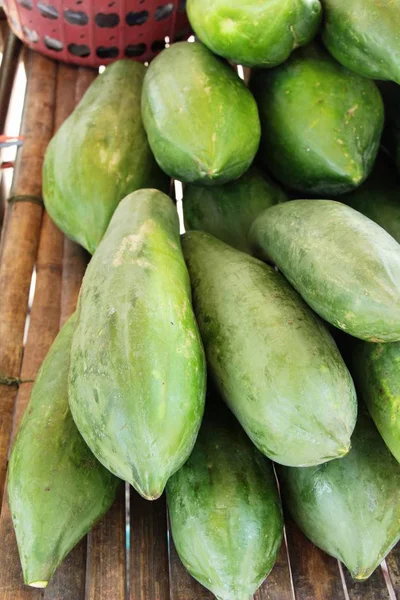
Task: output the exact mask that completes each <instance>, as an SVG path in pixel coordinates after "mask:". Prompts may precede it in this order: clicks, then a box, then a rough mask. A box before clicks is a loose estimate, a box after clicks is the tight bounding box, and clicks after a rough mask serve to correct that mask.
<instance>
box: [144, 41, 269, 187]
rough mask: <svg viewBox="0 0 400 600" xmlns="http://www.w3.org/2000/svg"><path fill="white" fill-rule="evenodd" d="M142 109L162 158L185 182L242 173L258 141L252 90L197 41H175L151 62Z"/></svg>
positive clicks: (159, 159) (168, 169)
mask: <svg viewBox="0 0 400 600" xmlns="http://www.w3.org/2000/svg"><path fill="white" fill-rule="evenodd" d="M142 115H143V123H144V126H145V129H146V133H147V136H148V139H149V143H150V147H151V149H152V151H153V153H154V156H155V158H156V160H157V162H158V164H159V165H160V167H161V168H162V169H163V171H165V172H166V173H168V175H170V176H171V177H175V178H177V179H180V180H181V181H184V182H192V183H201V184H203V185H212V184H215V183H218V184H221V183H226V182H227V181H231V180H233V179H236V178H237V177H240V175H242V174H243V173H244V172H245V171H247V169H248V168H249V166H250V164H251V163H252V162H253V158H254V156H255V154H256V152H257V148H258V145H259V142H260V120H259V117H258V111H257V105H256V103H255V100H254V98H253V96H252V94H251V93H250V92H249V90H248V89H247V87H246V86H245V84H244V83H243V81H242V80H241V79H240V78H239V76H238V75H237V73H236V72H235V71H234V70H233V69H231V68H230V67H229V66H228V65H226V64H224V63H223V62H222V61H220V60H219V59H218V58H217V57H216V56H214V55H213V54H212V53H211V52H210V51H209V50H208V49H207V48H206V47H205V46H203V45H202V44H200V43H197V42H195V43H188V42H179V43H177V44H172V46H171V47H170V48H167V49H166V50H163V51H162V52H161V54H159V56H157V58H155V59H154V60H153V61H152V62H151V64H150V66H149V68H148V69H147V73H146V76H145V78H144V84H143V93H142Z"/></svg>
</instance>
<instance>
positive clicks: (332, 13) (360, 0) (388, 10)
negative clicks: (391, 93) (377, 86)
mask: <svg viewBox="0 0 400 600" xmlns="http://www.w3.org/2000/svg"><path fill="white" fill-rule="evenodd" d="M321 2H322V5H323V9H324V26H323V30H322V38H323V41H324V43H325V45H326V47H327V48H328V50H329V52H330V53H331V54H332V55H333V56H334V57H335V58H336V60H338V61H339V62H340V63H342V65H344V66H345V67H347V68H348V69H351V70H352V71H355V72H356V73H359V74H360V75H364V77H371V78H372V79H388V80H391V81H396V82H397V83H400V0H379V1H377V0H321Z"/></svg>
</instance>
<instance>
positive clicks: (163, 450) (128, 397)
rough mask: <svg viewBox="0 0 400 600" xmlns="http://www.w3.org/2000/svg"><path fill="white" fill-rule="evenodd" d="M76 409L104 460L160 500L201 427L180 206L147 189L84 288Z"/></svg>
mask: <svg viewBox="0 0 400 600" xmlns="http://www.w3.org/2000/svg"><path fill="white" fill-rule="evenodd" d="M78 313H79V322H78V325H77V328H76V330H75V334H74V337H73V343H72V351H71V369H70V406H71V411H72V415H73V417H74V419H75V422H76V424H77V426H78V429H79V431H80V432H81V434H82V436H83V437H84V439H85V440H86V442H87V444H88V446H89V447H90V448H91V449H92V451H93V453H94V454H95V456H96V457H97V458H98V459H99V460H100V462H101V463H102V464H103V465H104V466H105V467H107V468H108V469H109V470H110V471H111V472H112V473H114V474H115V475H117V476H118V477H121V479H124V480H125V481H128V482H129V483H131V485H133V486H134V487H135V489H136V490H137V491H138V492H139V493H140V494H142V496H144V497H145V498H148V499H154V498H158V497H159V496H160V495H161V494H162V492H163V489H164V487H165V484H166V482H167V479H168V478H169V477H170V475H172V473H174V472H175V471H176V470H177V469H179V467H180V466H181V465H182V464H183V463H184V462H185V460H186V459H187V458H188V456H189V454H190V452H191V450H192V448H193V445H194V443H195V440H196V436H197V433H198V430H199V427H200V422H201V418H202V415H203V408H204V396H205V379H206V373H205V371H206V369H205V359H204V352H203V348H202V344H201V340H200V336H199V332H198V329H197V324H196V321H195V318H194V314H193V310H192V305H191V293H190V281H189V276H188V272H187V269H186V266H185V262H184V259H183V255H182V250H181V246H180V238H179V222H178V215H177V212H176V208H175V205H174V204H173V202H172V200H171V199H170V198H169V197H168V196H166V195H165V194H162V193H161V192H158V191H157V190H139V191H137V192H134V193H133V194H130V195H129V196H127V197H126V198H125V199H124V200H123V201H122V202H121V204H120V205H119V206H118V208H117V210H116V212H115V213H114V216H113V218H112V220H111V223H110V225H109V227H108V229H107V232H106V234H105V236H104V238H103V240H102V242H101V244H100V245H99V247H98V249H97V251H96V253H95V255H94V256H93V258H92V260H91V262H90V264H89V266H88V269H87V272H86V275H85V277H84V280H83V284H82V289H81V293H80V297H79V303H78Z"/></svg>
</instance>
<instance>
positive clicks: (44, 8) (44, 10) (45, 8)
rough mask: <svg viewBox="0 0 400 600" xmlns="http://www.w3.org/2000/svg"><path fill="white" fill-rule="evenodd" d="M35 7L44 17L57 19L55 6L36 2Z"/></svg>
mask: <svg viewBox="0 0 400 600" xmlns="http://www.w3.org/2000/svg"><path fill="white" fill-rule="evenodd" d="M37 7H38V9H39V11H40V14H41V15H43V17H46V19H58V10H57V9H56V7H55V6H52V5H51V4H44V3H43V2H38V3H37Z"/></svg>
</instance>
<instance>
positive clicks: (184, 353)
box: [8, 0, 400, 600]
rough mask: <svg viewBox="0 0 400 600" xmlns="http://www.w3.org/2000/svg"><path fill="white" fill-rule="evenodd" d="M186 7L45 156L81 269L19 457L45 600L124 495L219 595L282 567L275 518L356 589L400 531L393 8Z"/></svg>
mask: <svg viewBox="0 0 400 600" xmlns="http://www.w3.org/2000/svg"><path fill="white" fill-rule="evenodd" d="M187 11H188V16H189V19H190V21H191V25H192V27H193V30H194V32H195V34H196V36H197V37H198V40H199V41H195V42H177V43H173V44H172V45H171V46H170V47H168V48H166V49H165V50H163V51H162V52H161V53H160V54H159V56H158V57H156V58H155V59H154V60H153V61H152V62H151V63H150V65H149V66H148V67H147V68H146V67H145V66H143V65H141V64H139V63H137V62H133V61H129V60H120V61H117V62H115V63H113V64H112V65H110V66H109V67H107V68H106V70H105V71H104V73H102V74H101V75H99V77H98V78H97V79H96V80H95V81H94V83H93V84H92V85H91V86H90V88H89V89H88V91H87V92H86V94H85V96H84V97H83V99H82V100H81V102H80V103H79V105H78V106H77V108H76V109H75V110H74V111H73V113H72V114H71V116H70V117H69V118H68V119H67V120H66V121H65V123H64V124H63V125H62V126H61V127H60V129H59V130H58V132H57V133H56V134H55V136H54V138H53V139H52V141H51V143H50V145H49V147H48V150H47V153H46V156H45V161H44V168H43V194H44V202H45V206H46V209H47V211H48V213H49V214H50V216H51V217H52V219H53V220H54V222H55V223H56V224H57V225H58V227H60V228H61V230H62V231H63V232H64V233H65V234H66V235H67V236H68V237H70V238H71V239H72V240H74V241H76V242H77V243H79V244H81V245H82V246H83V247H84V248H86V249H87V250H88V251H89V252H90V254H92V258H91V260H90V262H89V265H88V268H87V271H86V274H85V276H84V279H83V282H82V287H81V291H80V295H79V300H78V306H77V309H76V312H75V313H74V315H73V316H72V317H71V318H70V320H69V321H68V322H67V323H66V324H65V325H64V327H63V328H62V330H61V331H60V333H59V335H58V336H57V338H56V340H55V341H54V343H53V345H52V347H51V349H50V351H49V353H48V356H47V357H46V359H45V361H44V363H43V365H42V367H41V369H40V371H39V374H38V376H37V378H36V381H35V384H34V387H33V391H32V397H31V401H30V404H29V407H28V409H27V411H26V413H25V415H24V417H23V421H22V424H21V427H20V429H19V432H18V434H17V436H16V439H15V443H14V446H13V449H12V452H11V455H10V464H9V474H8V496H9V503H10V508H11V513H12V518H13V523H14V527H15V532H16V537H17V542H18V548H19V553H20V558H21V564H22V568H23V574H24V580H25V583H26V584H28V585H31V586H34V587H39V588H43V587H46V585H47V584H48V582H49V580H50V578H51V577H52V575H53V573H54V571H55V569H56V568H57V566H58V565H59V564H60V563H61V562H62V561H63V559H64V558H65V556H66V555H67V554H68V552H69V551H70V550H71V549H72V548H73V547H74V545H75V544H76V543H77V542H78V541H79V540H80V539H81V538H82V536H84V535H85V534H86V533H87V532H88V531H89V530H90V528H91V527H92V526H93V525H94V524H95V523H96V522H97V521H98V520H99V519H100V518H101V517H102V516H103V515H104V513H105V512H106V511H107V510H108V508H109V507H110V505H111V504H112V502H113V499H114V497H115V493H116V491H117V488H118V485H119V483H120V482H121V480H123V481H126V482H129V483H130V484H131V485H132V486H133V487H134V488H135V490H136V491H137V492H138V493H139V494H141V495H142V496H143V497H144V498H146V499H147V500H150V501H153V500H156V499H157V498H159V497H160V496H161V495H162V494H163V493H164V490H165V492H166V498H167V504H168V510H169V517H170V521H169V522H170V528H171V532H172V536H173V539H174V543H175V546H176V549H177V552H178V554H179V556H180V558H181V560H182V562H183V564H184V565H185V567H186V569H187V570H188V571H189V573H190V574H191V575H192V576H193V577H194V578H196V579H197V580H198V581H199V582H200V583H201V584H203V585H204V586H205V587H206V588H208V589H209V590H210V591H211V592H212V593H213V594H214V596H215V597H216V598H217V599H218V600H250V598H252V596H253V595H254V594H255V593H256V591H257V589H258V587H259V586H260V585H261V584H262V582H263V581H264V580H265V578H266V577H267V576H268V574H269V572H270V571H271V569H272V568H273V566H274V564H275V561H276V559H277V556H278V553H279V549H280V545H281V543H282V539H283V528H284V520H283V511H282V503H283V504H284V506H285V507H286V508H287V510H288V511H290V513H291V515H292V517H293V519H294V520H295V521H296V522H297V524H298V525H299V527H300V528H301V529H302V530H303V532H304V533H305V535H306V536H307V537H308V538H309V539H310V540H311V541H312V542H313V543H315V544H316V545H317V546H319V547H320V548H321V549H322V550H324V551H325V552H327V553H329V554H330V555H332V556H334V557H336V558H338V559H339V560H341V561H342V562H343V563H344V564H345V565H346V567H347V568H348V569H349V571H350V573H351V575H352V576H353V577H354V578H355V579H358V580H363V579H366V578H368V577H369V576H370V575H371V573H372V572H373V571H374V570H375V569H376V568H377V567H378V566H379V564H380V563H381V562H382V560H383V559H384V557H385V556H386V555H387V553H388V552H389V551H390V550H391V548H392V547H393V546H394V545H395V544H396V543H397V541H398V540H399V539H400V464H399V463H400V181H399V168H400V162H399V157H400V134H399V132H400V118H399V104H398V100H399V98H400V91H399V90H400V88H399V87H398V86H399V85H400V0H381V1H380V2H379V3H378V2H375V1H374V0H346V1H343V0H265V2H263V3H260V2H257V1H256V0H246V1H245V2H244V1H243V0H241V1H240V2H239V0H229V1H228V0H213V1H212V2H211V1H210V0H207V1H206V3H204V2H201V1H200V0H188V6H187ZM317 39H318V41H316V40H317ZM235 64H236V65H241V66H246V67H251V68H252V71H251V74H250V78H249V82H248V84H247V83H245V82H244V80H243V79H242V78H241V77H239V74H238V73H239V72H240V70H238V69H236V67H235ZM174 179H175V180H177V181H180V182H181V183H183V201H182V202H183V213H181V212H180V211H179V215H180V216H178V210H177V209H179V205H178V206H177V203H176V202H175V200H174V199H173V194H172V195H171V196H169V195H167V193H168V191H169V190H172V189H173V186H172V184H173V180H174ZM178 204H179V203H178Z"/></svg>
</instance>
